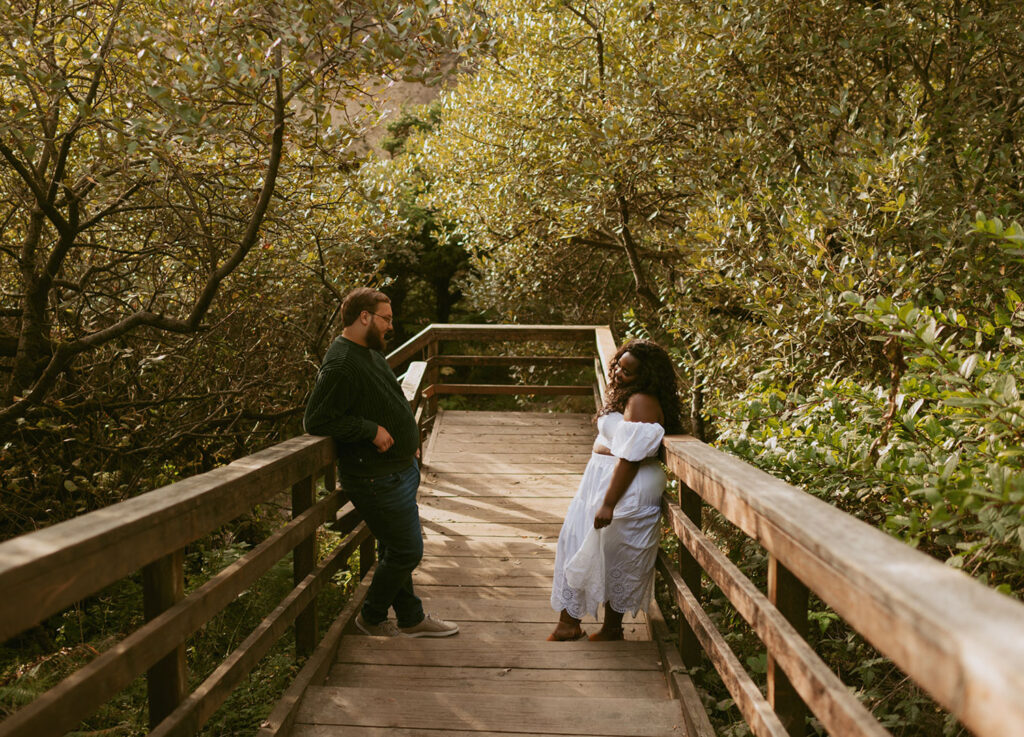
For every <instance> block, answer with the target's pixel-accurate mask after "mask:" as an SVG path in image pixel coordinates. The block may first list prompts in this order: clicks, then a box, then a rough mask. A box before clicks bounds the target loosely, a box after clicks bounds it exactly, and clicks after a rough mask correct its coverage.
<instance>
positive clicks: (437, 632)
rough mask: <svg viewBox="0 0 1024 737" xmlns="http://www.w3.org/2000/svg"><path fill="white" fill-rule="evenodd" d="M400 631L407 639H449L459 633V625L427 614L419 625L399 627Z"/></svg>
mask: <svg viewBox="0 0 1024 737" xmlns="http://www.w3.org/2000/svg"><path fill="white" fill-rule="evenodd" d="M398 630H399V632H401V633H402V634H403V635H405V636H406V637H449V636H451V635H454V634H457V633H458V631H459V625H457V624H455V622H446V621H444V620H443V619H438V618H437V617H435V616H433V615H431V614H427V615H425V616H424V617H423V621H422V622H420V623H419V624H414V625H413V626H412V627H399V628H398Z"/></svg>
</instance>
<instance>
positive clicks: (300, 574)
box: [292, 476, 317, 658]
mask: <svg viewBox="0 0 1024 737" xmlns="http://www.w3.org/2000/svg"><path fill="white" fill-rule="evenodd" d="M314 502H315V492H314V488H313V476H307V477H306V478H304V479H302V480H301V481H299V482H298V483H297V484H295V485H294V486H292V519H294V518H295V517H298V516H299V515H300V514H302V513H303V512H305V511H306V510H307V509H309V508H310V507H312V506H313V503H314ZM314 567H316V531H315V530H314V531H313V534H311V535H310V536H309V537H307V538H306V539H305V540H303V541H302V542H300V543H299V544H298V545H296V546H295V550H294V551H292V581H293V582H294V585H296V586H298V585H299V584H300V583H302V580H303V579H304V578H306V576H308V575H309V574H310V573H311V572H312V571H313V568H314ZM316 641H317V621H316V597H313V601H311V602H310V603H309V605H308V606H307V607H306V608H305V609H303V610H302V611H301V612H300V613H299V616H297V617H296V618H295V656H296V657H297V658H299V657H304V656H307V655H309V654H311V653H312V652H313V649H314V648H315V647H316Z"/></svg>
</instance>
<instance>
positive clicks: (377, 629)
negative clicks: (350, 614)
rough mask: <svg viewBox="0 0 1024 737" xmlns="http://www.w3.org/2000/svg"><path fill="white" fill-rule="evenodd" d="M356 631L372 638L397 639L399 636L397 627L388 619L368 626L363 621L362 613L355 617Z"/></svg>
mask: <svg viewBox="0 0 1024 737" xmlns="http://www.w3.org/2000/svg"><path fill="white" fill-rule="evenodd" d="M356 629H357V630H359V631H360V632H362V633H363V634H364V635H372V636H374V637H398V635H400V634H401V633H400V632H399V631H398V625H396V624H395V623H394V622H392V621H391V620H390V619H385V620H384V621H383V622H381V623H380V624H369V623H368V622H367V621H366V620H365V619H363V613H362V612H359V614H357V615H356Z"/></svg>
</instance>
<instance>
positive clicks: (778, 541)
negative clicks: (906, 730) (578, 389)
mask: <svg viewBox="0 0 1024 737" xmlns="http://www.w3.org/2000/svg"><path fill="white" fill-rule="evenodd" d="M665 445H666V448H667V461H668V465H669V467H670V468H671V469H672V471H673V473H675V475H676V476H678V477H679V479H680V480H682V481H683V483H685V484H686V485H687V486H688V487H689V488H691V489H693V490H694V491H695V492H697V493H698V494H699V495H700V496H701V497H702V498H703V499H704V501H706V502H707V503H708V504H711V505H712V506H714V507H715V508H716V509H718V510H719V511H720V512H722V514H723V515H724V516H725V517H726V518H727V519H729V520H730V521H731V522H732V523H733V524H735V525H737V526H738V527H739V528H740V529H742V530H743V531H744V532H745V533H746V534H748V535H749V536H750V537H752V538H753V539H755V540H757V541H758V542H759V543H760V544H761V545H762V546H764V548H765V549H766V550H767V551H768V552H769V553H770V554H771V555H772V556H774V557H775V558H776V559H777V560H778V561H779V563H781V564H782V565H784V566H785V567H786V569H787V570H789V571H790V572H792V574H793V575H794V576H796V577H797V578H798V579H799V580H800V581H802V582H803V583H804V584H805V585H806V586H807V587H808V588H809V589H810V590H811V591H813V592H814V593H815V594H817V595H818V596H819V597H820V598H821V599H822V601H824V602H825V603H826V604H828V605H829V606H830V607H831V608H832V609H833V610H834V611H835V612H836V613H837V614H839V616H841V617H842V618H843V619H845V620H846V621H847V622H848V623H849V624H850V625H852V626H853V627H854V628H855V629H856V630H857V631H858V632H860V633H861V634H862V635H863V636H864V637H865V638H866V639H867V640H868V641H869V642H870V643H871V644H872V645H874V646H875V647H876V648H877V649H878V650H879V651H880V652H882V653H883V654H884V655H886V656H887V657H889V658H891V659H892V660H893V662H895V663H896V664H897V665H898V666H899V667H900V669H901V670H902V671H903V672H905V673H906V674H907V675H908V676H910V677H911V678H912V679H913V680H914V681H916V682H917V683H918V684H919V685H920V686H922V687H923V688H924V689H925V690H926V691H928V692H929V693H930V694H931V695H932V696H933V697H934V698H935V700H936V701H938V702H939V703H940V704H941V705H942V706H944V707H945V708H946V709H948V710H949V711H950V712H951V713H952V714H954V715H955V716H956V717H957V718H958V719H960V720H961V721H962V722H963V723H964V724H965V725H966V726H967V727H968V728H969V729H971V730H972V731H973V732H974V733H975V734H978V735H983V736H985V737H988V736H991V737H997V736H1002V735H1008V734H1024V699H1022V698H1021V694H1022V693H1024V665H1022V664H1024V605H1022V604H1021V603H1020V602H1018V601H1015V600H1013V599H1011V598H1010V597H1008V596H1005V595H1003V594H1000V593H998V592H996V591H993V590H991V589H988V588H986V587H985V586H983V585H981V584H979V583H978V582H976V581H974V580H972V579H970V578H969V577H968V576H966V575H965V574H963V573H961V572H960V571H956V570H954V569H952V568H950V567H948V566H944V565H942V564H941V563H939V562H938V561H936V560H934V559H931V558H929V557H928V556H926V555H923V554H921V553H919V552H917V551H915V550H913V549H912V548H910V547H909V546H907V545H904V544H903V543H901V542H899V541H898V540H896V539H894V538H892V537H890V536H888V535H886V534H885V533H884V532H882V531H880V530H878V529H875V528H873V527H871V526H870V525H867V524H865V523H863V522H861V521H859V520H857V519H856V518H854V517H851V516H850V515H847V514H844V513H843V512H841V511H840V510H839V509H837V508H835V507H833V506H832V505H830V504H827V503H826V502H823V501H821V500H819V499H816V498H814V497H813V496H811V495H810V494H807V493H805V492H803V491H801V490H800V489H797V488H795V487H793V486H790V485H789V484H786V483H785V482H783V481H780V480H779V479H776V478H774V477H772V476H770V475H769V474H766V473H764V472H762V471H759V470H758V469H756V468H754V467H752V466H750V465H748V464H746V463H743V462H742V461H740V460H739V459H737V458H733V457H731V456H729V455H727V454H725V453H722V452H720V451H717V450H715V449H714V448H711V447H710V446H707V445H705V444H704V443H701V442H699V441H697V440H695V439H693V438H688V437H674V438H667V439H666V442H665ZM781 657H782V653H780V664H781ZM783 665H784V664H783ZM789 675H790V676H791V677H794V678H795V675H794V674H793V673H790V674H789ZM794 685H797V684H796V683H794Z"/></svg>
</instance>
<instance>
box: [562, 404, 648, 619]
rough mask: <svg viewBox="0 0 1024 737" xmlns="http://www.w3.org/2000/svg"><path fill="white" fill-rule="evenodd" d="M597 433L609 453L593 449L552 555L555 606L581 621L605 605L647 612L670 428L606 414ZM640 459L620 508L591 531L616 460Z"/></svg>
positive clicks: (616, 506)
mask: <svg viewBox="0 0 1024 737" xmlns="http://www.w3.org/2000/svg"><path fill="white" fill-rule="evenodd" d="M597 432H598V438H599V439H600V441H601V443H602V444H603V445H604V446H605V447H606V448H609V449H610V450H611V452H612V455H603V454H601V453H594V454H592V455H591V457H590V461H589V462H588V463H587V468H586V470H585V471H584V472H583V479H582V480H581V481H580V486H579V489H578V490H577V491H576V496H574V497H573V499H572V502H570V504H569V511H568V512H567V513H566V516H565V522H564V523H563V524H562V531H561V532H560V533H559V535H558V548H557V551H556V553H555V576H554V581H553V584H552V587H551V607H552V608H553V609H555V610H556V611H561V610H562V609H565V610H566V611H568V612H569V614H570V615H572V616H573V617H575V618H577V619H581V618H582V617H583V616H584V615H585V614H590V615H592V616H595V617H596V616H597V612H598V609H599V608H600V606H601V605H602V604H603V603H604V602H608V603H609V604H611V607H612V609H614V610H615V611H617V612H620V613H623V614H624V613H626V612H632V613H633V614H636V613H637V612H638V611H639V610H644V611H646V610H647V605H648V602H649V601H650V598H651V595H652V593H653V587H654V559H655V557H656V556H657V552H658V536H659V524H658V521H659V519H660V516H661V495H662V493H663V492H664V490H665V483H666V481H667V479H666V477H665V472H664V471H663V470H662V468H661V465H660V464H659V463H658V461H657V458H656V457H655V456H656V455H657V453H658V448H659V447H660V446H661V439H662V438H663V437H664V436H665V428H663V427H662V426H661V425H659V424H658V423H655V422H629V421H627V420H625V419H624V418H623V416H622V414H621V413H619V412H611V413H609V414H606V415H602V416H601V417H599V418H598V421H597ZM620 458H623V459H625V460H628V461H642V463H641V465H640V468H639V469H638V471H637V474H636V478H634V479H633V482H632V483H631V484H630V485H629V488H628V489H627V490H626V492H625V494H623V495H622V498H621V499H619V502H618V504H616V505H615V511H614V515H613V517H612V522H611V524H610V525H609V526H607V527H604V528H602V529H600V530H595V529H594V515H595V514H597V510H598V508H599V507H600V506H601V504H602V503H603V502H604V496H605V492H606V491H607V490H608V483H609V481H610V480H611V476H612V471H613V469H614V468H615V464H616V463H618V460H619V459H620Z"/></svg>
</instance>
